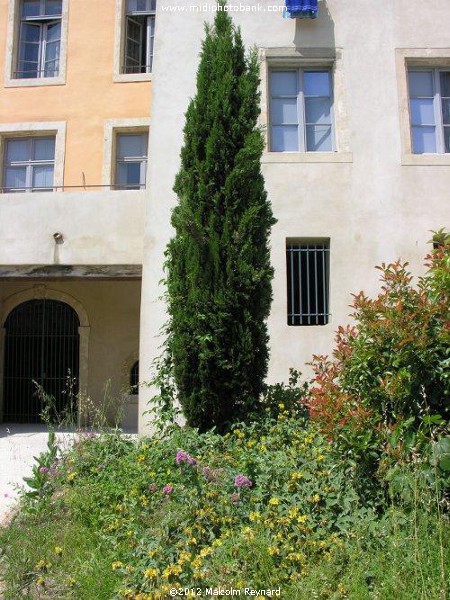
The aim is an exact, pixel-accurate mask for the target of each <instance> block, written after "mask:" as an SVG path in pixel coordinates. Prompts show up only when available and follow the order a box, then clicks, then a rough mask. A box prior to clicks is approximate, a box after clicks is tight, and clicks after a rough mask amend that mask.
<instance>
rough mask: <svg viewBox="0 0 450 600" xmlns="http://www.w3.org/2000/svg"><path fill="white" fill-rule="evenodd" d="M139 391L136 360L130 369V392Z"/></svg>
mask: <svg viewBox="0 0 450 600" xmlns="http://www.w3.org/2000/svg"><path fill="white" fill-rule="evenodd" d="M138 393H139V361H138V360H137V361H136V362H135V363H134V365H133V366H132V367H131V371H130V394H138Z"/></svg>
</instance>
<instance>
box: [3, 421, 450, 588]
mask: <svg viewBox="0 0 450 600" xmlns="http://www.w3.org/2000/svg"><path fill="white" fill-rule="evenodd" d="M181 451H182V452H181ZM355 473H356V471H355V469H354V467H353V466H352V465H351V463H347V462H346V461H345V460H344V459H342V458H341V457H339V456H337V455H336V453H335V452H334V450H333V448H332V447H331V446H330V444H329V443H328V441H327V440H326V439H324V438H323V437H322V436H321V434H320V433H319V432H318V431H317V430H316V429H315V428H314V427H313V426H312V425H310V424H307V423H305V422H303V421H302V420H301V419H299V418H291V416H290V415H289V414H283V413H281V414H279V415H278V418H277V419H267V420H266V421H264V422H261V423H259V424H252V425H248V426H246V425H239V426H237V427H236V428H235V429H234V431H233V432H232V433H230V434H228V435H226V436H224V437H222V436H219V435H216V434H214V433H207V434H203V435H199V434H197V433H196V432H195V431H192V430H188V429H185V430H183V429H173V430H171V431H170V432H169V433H168V434H167V435H166V436H165V437H161V438H158V437H155V438H152V439H151V440H150V439H149V440H140V441H136V442H134V441H130V440H126V439H124V438H121V437H120V436H119V435H106V436H96V437H85V438H82V439H80V442H79V443H78V444H77V445H76V446H75V448H74V449H73V450H72V451H70V452H66V453H65V454H64V456H63V457H60V458H59V460H58V462H57V464H56V465H55V467H54V469H53V470H52V471H51V473H50V472H49V473H48V474H47V473H46V478H45V479H44V481H43V483H42V485H41V487H40V489H39V490H38V495H37V497H35V498H30V497H26V496H24V498H23V501H22V502H23V504H22V511H21V512H20V513H19V515H18V516H17V517H16V519H15V520H14V522H13V523H12V524H11V525H10V527H9V528H7V529H5V530H3V531H2V532H1V533H0V545H1V548H2V572H3V578H4V583H5V590H4V592H3V594H4V596H3V597H4V598H5V600H8V599H11V600H16V599H17V598H32V599H34V598H61V599H71V598H77V599H86V600H91V599H92V600H103V599H104V600H109V599H114V598H130V599H134V600H145V599H148V600H150V599H158V598H169V597H170V596H169V590H170V588H172V587H179V586H180V587H189V588H190V587H194V588H200V589H202V590H203V592H205V590H206V588H207V587H209V588H217V589H219V588H220V587H221V588H224V589H230V588H235V589H243V588H245V587H248V588H253V589H257V590H261V589H277V588H280V590H281V592H280V593H281V596H280V597H281V598H285V599H287V600H297V599H298V600H310V599H314V598H317V599H341V598H342V599H344V598H349V599H355V600H359V599H360V600H366V599H367V598H370V599H374V600H376V599H380V600H389V599H393V600H394V599H395V600H403V599H404V600H416V599H417V600H419V599H426V600H434V599H436V600H444V599H445V598H447V596H448V593H449V590H450V580H449V573H450V525H449V520H448V514H446V513H443V505H442V504H441V503H437V501H436V494H435V493H434V492H433V490H431V489H429V488H428V487H427V486H426V485H425V484H424V483H423V482H422V480H421V478H420V473H417V472H415V470H414V468H413V467H411V468H410V469H409V470H407V469H406V468H405V474H404V476H405V477H407V478H409V482H410V483H411V485H412V488H413V490H414V494H413V495H412V497H410V496H407V495H405V497H404V498H402V495H401V494H400V495H396V496H395V497H394V496H389V495H388V494H387V493H382V494H381V493H380V494H378V495H373V494H372V493H371V494H370V495H369V493H367V495H366V497H364V496H361V489H364V486H362V485H361V481H355V477H356V474H355ZM239 475H241V476H243V477H241V479H236V477H238V476H239ZM356 484H358V485H356ZM367 489H369V487H367ZM370 489H372V488H370ZM242 595H244V592H243V591H242Z"/></svg>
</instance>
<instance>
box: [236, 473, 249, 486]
mask: <svg viewBox="0 0 450 600" xmlns="http://www.w3.org/2000/svg"><path fill="white" fill-rule="evenodd" d="M234 485H235V486H236V487H237V488H251V487H252V485H253V482H252V481H251V480H250V479H249V478H248V477H246V476H245V475H236V477H235V478H234Z"/></svg>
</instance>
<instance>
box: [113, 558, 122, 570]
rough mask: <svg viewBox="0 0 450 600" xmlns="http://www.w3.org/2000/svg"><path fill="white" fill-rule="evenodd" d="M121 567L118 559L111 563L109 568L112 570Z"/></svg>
mask: <svg viewBox="0 0 450 600" xmlns="http://www.w3.org/2000/svg"><path fill="white" fill-rule="evenodd" d="M122 567H123V562H120V560H116V561H114V562H113V563H112V564H111V569H112V570H113V571H117V569H121V568H122Z"/></svg>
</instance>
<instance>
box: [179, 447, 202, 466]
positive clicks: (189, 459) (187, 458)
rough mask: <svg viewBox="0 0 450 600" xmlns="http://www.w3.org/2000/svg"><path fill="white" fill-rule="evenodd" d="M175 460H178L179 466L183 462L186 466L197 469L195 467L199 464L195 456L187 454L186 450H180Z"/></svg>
mask: <svg viewBox="0 0 450 600" xmlns="http://www.w3.org/2000/svg"><path fill="white" fill-rule="evenodd" d="M175 460H176V463H177V465H179V464H180V463H182V462H185V463H186V464H188V465H191V466H192V467H195V465H196V464H197V461H196V460H195V458H194V457H193V456H191V455H190V454H188V453H187V452H185V451H184V450H178V452H177V455H176V457H175Z"/></svg>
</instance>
